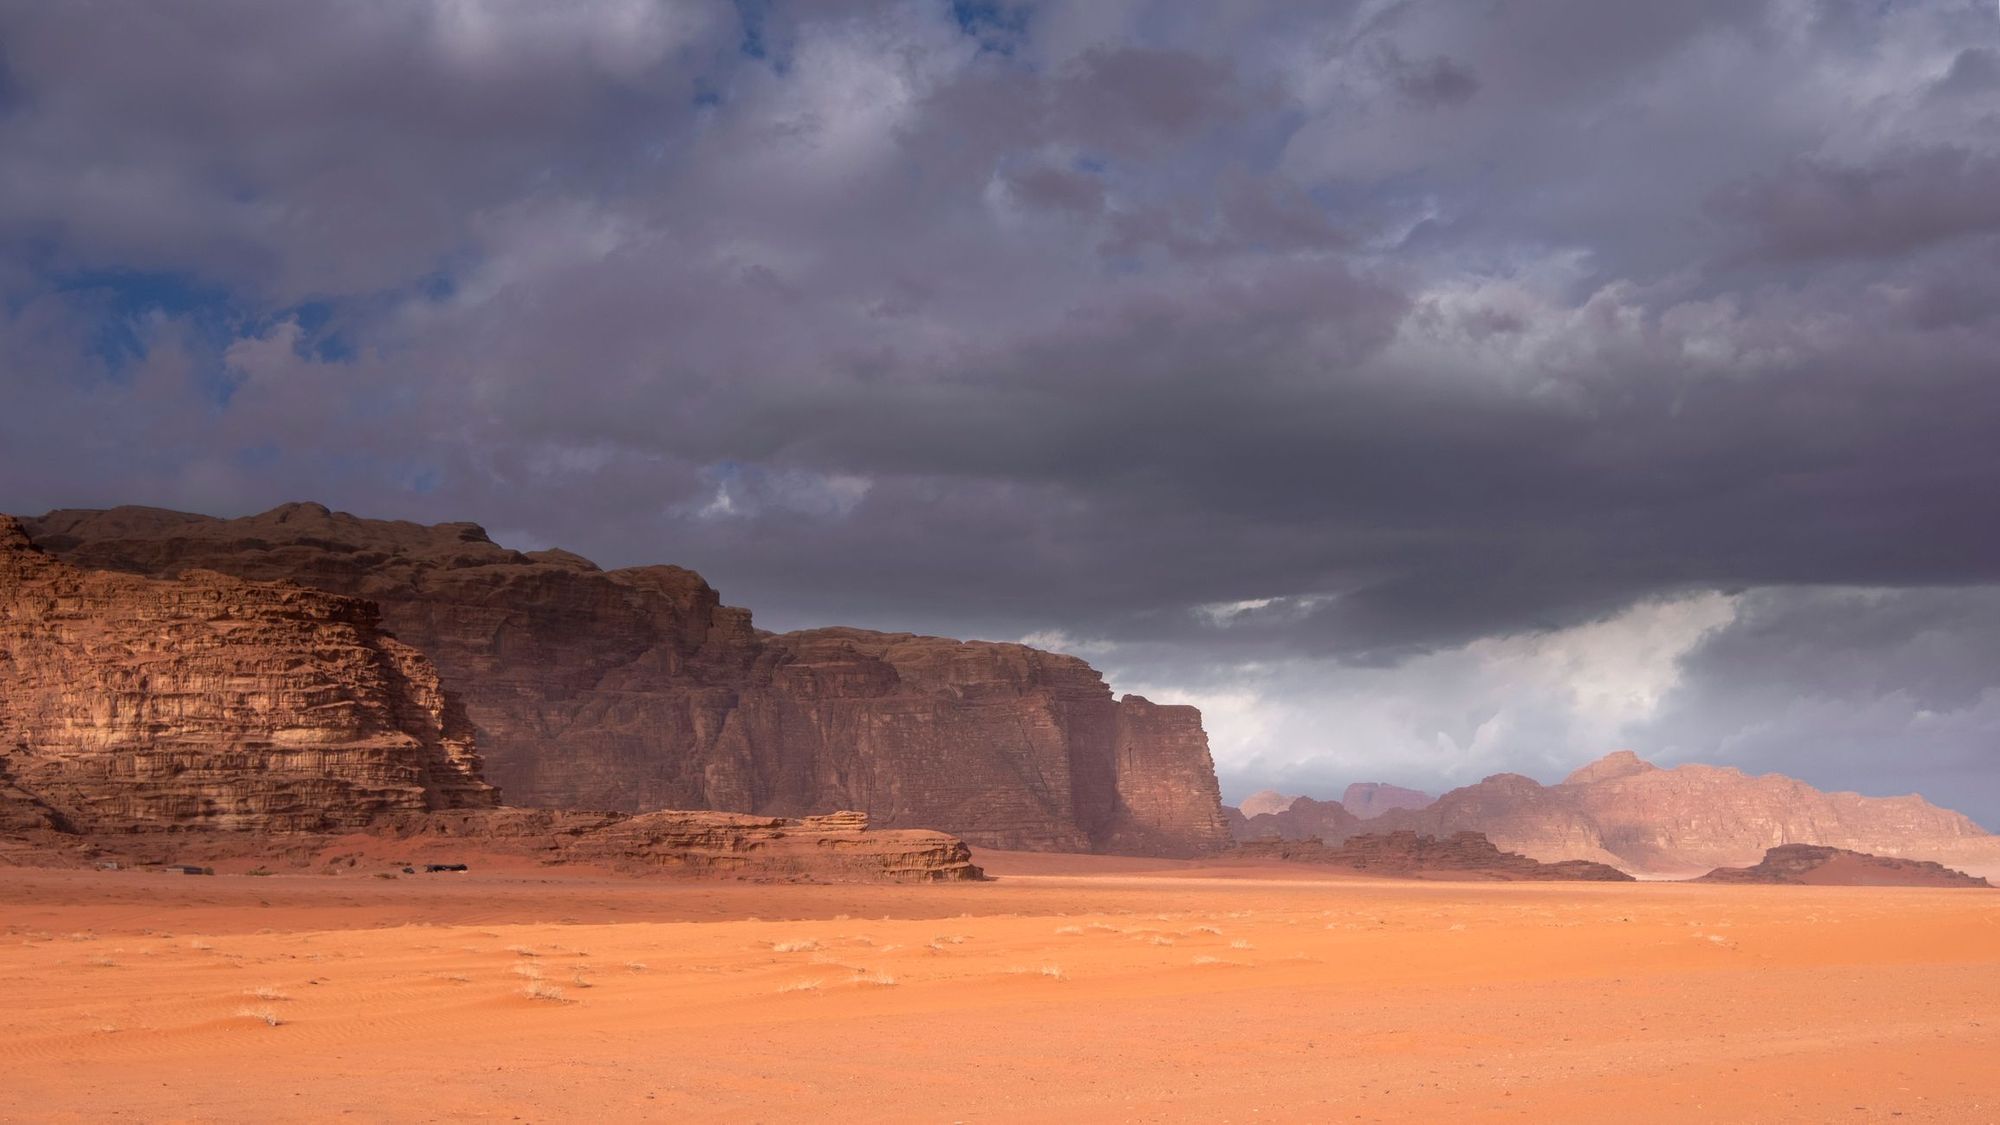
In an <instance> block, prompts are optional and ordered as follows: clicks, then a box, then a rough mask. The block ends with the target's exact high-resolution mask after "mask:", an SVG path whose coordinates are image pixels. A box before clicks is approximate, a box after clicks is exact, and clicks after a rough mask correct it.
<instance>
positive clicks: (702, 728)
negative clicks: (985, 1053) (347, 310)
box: [29, 504, 1228, 855]
mask: <svg viewBox="0 0 2000 1125" xmlns="http://www.w3.org/2000/svg"><path fill="white" fill-rule="evenodd" d="M29 531H30V534H31V535H32V536H33V537H34V538H35V540H36V542H37V543H39V544H41V545H42V546H43V547H45V548H46V549H48V550H50V551H51V552H54V553H56V554H59V555H61V556H63V557H64V558H66V559H69V560H71V561H73V562H75V563H76V564H78V565H82V566H90V567H99V568H107V569H115V570H123V571H129V572H134V573H139V574H147V575H153V576H170V575H177V574H181V573H183V572H186V571H188V570H191V569H197V568H200V569H208V570H214V571H219V572H222V573H227V574H232V575H236V576H238V577H242V578H249V579H258V580H271V579H291V580H295V581H297V582H300V583H302V584H306V585H310V586H313V587H317V588H320V589H324V590H330V591H334V592H337V593H342V594H349V595H355V596H359V597H364V598H367V599H369V600H371V601H373V602H375V603H377V604H379V605H380V606H381V611H382V615H383V619H384V622H385V623H386V625H387V627H388V628H389V630H390V631H391V632H393V633H394V634H395V635H396V636H397V637H398V638H400V639H401V640H403V641H405V642H407V643H409V644H410V645H412V646H414V647H415V648H417V649H419V650H421V651H422V652H423V653H424V654H425V655H427V656H428V657H430V659H431V660H432V661H433V662H434V663H435V664H436V665H437V667H438V668H439V669H440V670H441V671H442V673H443V676H444V679H445V682H446V683H447V684H450V685H451V686H452V687H453V689H454V691H455V692H456V693H458V694H460V695H461V696H462V697H463V699H464V701H465V708H466V712H467V714H468V715H469V716H470V718H471V720H472V722H473V724H474V725H475V727H476V728H477V731H478V737H479V744H480V748H481V752H482V754H483V755H484V757H485V760H486V770H487V775H488V776H489V777H490V778H491V779H492V780H493V781H495V782H496V783H497V784H499V785H500V786H501V788H502V789H503V790H505V791H506V793H507V794H508V798H509V800H510V801H513V802H516V803H520V804H527V805H534V806H542V807H554V808H609V809H621V810H626V811H645V810H652V809H667V808H682V809H688V808H692V809H717V810H729V811H738V812H747V813H754V814H759V815H770V816H802V815H807V814H813V813H825V812H830V811H833V810H836V809H860V810H863V811H865V812H866V813H867V814H868V815H869V816H870V818H871V819H872V820H873V822H874V823H876V824H879V825H883V826H885V827H921V828H934V829H940V830H944V831H947V832H951V833H954V834H956V835H960V836H963V837H964V838H966V839H967V840H970V841H972V842H973V843H976V844H981V845H986V846H993V847H1007V848H1035V849H1065V850H1089V849H1095V850H1100V851H1140V852H1149V853H1154V854H1163V855H1180V854H1193V853H1198V852H1202V851H1207V850H1211V849H1214V848H1218V847H1221V846H1223V845H1225V844H1226V843H1227V842H1228V830H1227V828H1226V826H1225V824H1224V822H1223V819H1222V813H1221V803H1220V798H1219V794H1218V792H1217V787H1216V782H1215V774H1214V769H1213V766H1212V764H1211V763H1210V760H1209V755H1208V746H1207V738H1206V736H1205V735H1204V734H1203V732H1202V729H1201V723H1200V715H1199V713H1197V712H1196V711H1195V710H1194V709H1192V708H1188V707H1168V706H1158V705H1155V704H1152V703H1149V702H1147V701H1145V700H1143V699H1139V698H1137V697H1133V696H1127V697H1125V698H1123V699H1116V698H1114V697H1113V696H1112V694H1111V691H1110V689H1109V688H1108V687H1107V686H1106V685H1105V683H1104V680H1103V678H1102V677H1101V676H1099V675H1098V673H1097V672H1096V671H1095V670H1094V669H1092V668H1091V667H1090V666H1089V665H1088V664H1085V663H1084V662H1083V661H1081V660H1077V659H1075V658H1073V657H1068V656H1062V655H1058V654H1054V653H1048V652H1042V651H1039V650H1036V649H1031V648H1027V647H1024V646H1021V645H1012V644H991V643H983V642H960V641H954V640H949V639H945V638H938V637H919V636H911V635H908V634H884V633H872V632H866V631H862V630H854V629H818V630H810V631H806V632H801V633H792V634H784V635H774V634H770V633H764V632H761V631H758V630H756V629H754V628H752V626H751V622H750V614H749V612H748V611H747V610H743V609H737V608H733V607H730V606H725V605H723V604H721V599H720V596H719V595H718V594H717V593H716V592H715V590H714V589H712V588H711V587H709V585H708V584H707V583H706V582H704V581H703V580H702V578H701V576H700V575H697V574H695V573H694V572H692V571H688V570H683V569H681V568H679V567H671V566H651V567H637V568H632V569H626V570H615V571H604V570H600V569H598V568H597V567H595V566H594V565H592V564H591V563H589V562H588V561H586V560H584V559H582V558H579V557H578V556H575V555H572V554H569V553H567V552H562V551H538V552H531V553H523V552H518V551H512V550H508V549H505V548H502V547H499V546H497V545H495V544H494V543H492V542H491V541H490V540H488V539H487V537H486V535H485V533H484V532H483V531H481V530H480V529H479V528H477V527H475V526H473V525H471V524H444V525H438V526H434V527H426V526H422V525H418V524H410V523H395V522H387V521H376V520H363V519H357V518H355V517H353V516H348V515H345V514H336V513H331V512H328V511H327V510H326V509H325V508H322V507H320V506H318V505H312V504H294V505H287V506H285V507H283V508H279V509H276V510H274V511H271V512H267V513H265V514H263V515H260V516H254V517H250V518H246V519H240V520H218V519H212V518H209V517H204V516H191V515H185V514H182V513H174V512H163V511H159V510H156V509H144V508H120V509H113V510H110V511H104V512H53V513H50V514H49V515H48V516H45V517H43V518H41V519H39V520H34V521H29Z"/></svg>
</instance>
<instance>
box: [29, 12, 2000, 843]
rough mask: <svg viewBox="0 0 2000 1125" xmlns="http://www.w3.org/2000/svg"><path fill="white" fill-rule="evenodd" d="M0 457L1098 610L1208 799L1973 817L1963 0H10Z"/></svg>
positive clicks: (1976, 261)
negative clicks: (1656, 794) (1466, 799)
mask: <svg viewBox="0 0 2000 1125" xmlns="http://www.w3.org/2000/svg"><path fill="white" fill-rule="evenodd" d="M0 154H4V155H0V511H11V512H17V513H23V514H37V513H40V512H42V511H45V510H48V509H51V508H56V507H105V506H110V505H115V504H123V503H134V504H151V505H158V506H164V507H170V508H177V509H184V510H192V511H201V512H208V513H213V514H218V515H240V514H247V513H252V512H256V511H261V510H264V509H267V508H270V507H273V506H275V505H277V504H279V503H283V502H286V501H292V500H306V499H310V500H317V501H320V502H322V503H325V504H328V505H330V506H333V507H335V508H339V509H344V510H348V511H352V512H355V513H357V514H361V515H368V516H378V517H391V518H408V519H419V520H425V521H431V522H436V521H445V520H467V519H469V520H476V521H478V522H480V523H482V524H483V525H485V526H486V527H487V528H488V529H489V530H490V531H491V533H492V534H493V536H494V538H495V539H496V540H498V541H500V542H502V543H505V544H508V545H510V546H518V547H522V548H536V547H543V546H550V545H561V546H564V547H568V548H570V549H573V550H576V551H579V552H581V553H583V554H586V555H588V556H590V557H593V558H595V559H597V560H598V561H600V562H602V563H605V564H607V565H629V564H637V563H646V562H675V563H680V564H682V565H687V566H692V567H695V568H696V569H698V570H700V571H701V572H702V573H703V574H704V575H705V576H706V577H708V579H709V580H710V581H711V582H712V583H713V584H714V585H716V586H717V587H718V588H719V589H720V590H721V591H722V593H723V595H724V597H725V598H726V599H727V600H728V601H729V602H731V603H732V604H738V605H746V606H749V607H751V608H752V609H753V610H754V611H755V612H756V614H757V620H758V622H759V624H761V625H763V626H765V627H767V628H779V629H783V628H796V627H803V626H808V625H817V624H830V623H845V624H856V625H864V626H872V627H877V628H888V629H907V630H913V631H919V632H932V633H942V634H947V635H955V636H968V637H979V638H985V639H992V640H1026V641H1028V642H1029V643H1034V644H1040V645H1044V646H1046V647H1052V648H1058V649H1061V650H1063V651H1068V652H1072V653H1075V654H1077V655H1079V656H1082V657H1084V658H1086V659H1088V660H1090V661H1091V662H1093V663H1094V664H1095V665H1097V666H1098V667H1099V668H1101V669H1103V670H1104V671H1105V673H1106V675H1107V677H1108V678H1109V679H1110V681H1111V683H1112V685H1113V686H1114V687H1115V688H1116V689H1118V690H1119V691H1131V692H1139V693H1143V694H1145V695H1147V696H1149V697H1151V698H1153V699H1155V700H1158V701H1175V702H1191V703H1195V704H1198V705H1199V706H1201V707H1202V708H1203V711H1204V715H1205V719H1206V724H1207V728H1208V730H1209V732H1210V735H1211V739H1212V743H1213V747H1214V751H1215V755H1216V759H1217V766H1218V770H1219V772H1220V774H1221V777H1222V780H1223V784H1224V793H1225V796H1228V797H1241V796H1242V795H1243V794H1245V793H1247V792H1249V791H1251V790H1254V789H1259V788H1263V787H1266V786H1275V787H1277V788H1280V789H1283V790H1284V791H1286V792H1304V793H1312V794H1315V795H1321V796H1331V795H1337V792H1338V790H1339V788H1340V787H1341V786H1344V785H1345V784H1346V783H1347V782H1349V781H1354V780H1388V781H1396V782H1400V783H1403V784H1410V785H1417V786H1421V787H1425V788H1429V789H1432V790H1438V789H1442V788H1446V787H1449V786H1452V785H1458V784H1465V783H1469V782H1471V781H1475V780H1477V779H1478V778H1480V777H1482V776H1485V775H1487V774H1490V773H1495V772H1499V771H1503V770H1511V771H1516V772H1521V773H1526V774H1529V775H1531V776H1535V777H1538V778H1541V779H1543V780H1554V779H1558V778H1560V777H1561V776H1562V775H1563V774H1565V773H1567V772H1568V771H1569V770H1570V769H1572V768H1574V767H1575V766H1577V765H1579V764H1581V763H1582V762H1584V761H1586V760H1589V759H1591V758H1594V757H1596V756H1598V755H1600V754H1602V753H1604V752H1607V751H1609V750H1612V749H1617V748H1630V749H1634V750H1637V751H1639V752H1640V753H1641V754H1643V755H1645V756H1646V757H1648V758H1650V759H1652V760H1654V761H1657V762H1660V763H1662V764H1673V763H1677V762H1684V761H1706V762H1715V763H1721V764H1729V765H1736V766H1740V767H1742V768H1744V769H1746V770H1750V771H1752V772H1766V771H1772V770H1775V771H1780V772H1784V773H1789V774H1792V775H1794V776H1798V777H1802V778H1805V779H1806V780H1808V781H1811V782H1813V783H1814V784H1817V785H1820V786H1822V787H1827V788H1846V789H1856V790H1859V791H1861V792H1864V793H1872V794H1885V795H1886V794H1898V793H1906V792H1911V791H1917V792H1921V793H1923V794H1925V795H1926V796H1929V797H1930V798H1932V799H1933V800H1936V801H1939V802H1940V803H1944V804H1947V805H1950V806H1952V807H1956V808H1959V809H1961V810H1963V811H1965V812H1967V813H1969V814H1970V815H1972V816H1974V817H1975V818H1976V819H1979V820H1981V821H1982V822H1983V823H1984V824H1986V825H1987V826H1989V827H1992V828H2000V440H1996V434H2000V8H1996V5H1995V3H1993V0H1976V2H1975V0H1923V2H1916V0H1678V2H1676V3H1671V4H1662V3H1657V2H1653V0H1351V2H1350V0H1329V2H1327V3H1322V4H1312V5H1302V4H1296V3H1291V2H1279V0H1268V2H1267V0H1237V2H1233V3H1230V4H1214V3H1207V2H1200V0H1171V2H1170V0H1079V2H1075V3H1055V2H1050V3H1011V2H979V3H974V2H967V0H960V2H956V3H953V2H947V0H912V2H907V3H876V2H862V0H817V2H813V3H804V2H786V0H735V2H734V3H730V2H726V0H674V2H671V3H659V2H653V0H570V2H567V3H563V4H548V3H543V2H541V0H485V2H482V0H354V2H349V3H341V4H314V5H289V4H285V5H279V4H269V3H264V2H261V0H198V2H197V0H151V2H148V3H143V4H141V3H115V2H90V0H73V2H68V3H46V2H43V0H0Z"/></svg>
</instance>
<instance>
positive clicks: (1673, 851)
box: [1374, 751, 2000, 876]
mask: <svg viewBox="0 0 2000 1125" xmlns="http://www.w3.org/2000/svg"><path fill="white" fill-rule="evenodd" d="M1374 823H1375V824H1378V825H1382V826H1384V827H1391V828H1410V829H1413V830H1416V831H1420V832H1433V833H1443V832H1454V831H1461V830H1470V831H1478V832H1485V833H1486V834H1487V835H1489V836H1491V837H1492V838H1493V841H1494V842H1495V843H1496V844H1498V845H1500V846H1501V847H1503V848H1509V849H1512V850H1514V851H1518V852H1522V853H1524V854H1527V855H1530V856H1533V857H1535V858H1537V859H1543V860H1560V859H1588V860H1595V861H1598V862H1604V863H1612V864H1615V865H1617V866H1619V867H1622V868H1624V869H1625V870H1628V871H1636V872H1642V873H1647V874H1656V875H1676V876H1682V875H1695V874H1700V873H1702V872H1704V871H1707V870H1709V869H1711V868H1716V867H1742V866H1748V865H1751V864H1754V863H1756V862H1758V861H1759V859H1760V858H1761V857H1762V856H1763V855H1764V852H1765V850H1766V849H1768V848H1773V847H1777V846H1779V845H1783V844H1820V845H1827V846H1831V847H1837V848H1847V849H1851V850H1854V851H1862V852H1871V853H1874V854H1878V855H1889V856H1903V857H1909V858H1915V859H1935V860H1940V861H1947V862H1949V861H1954V860H1957V861H1961V862H1963V861H1965V860H1966V859H1967V858H1968V857H1972V858H1975V859H1976V857H1979V856H1981V855H1987V854H1991V855H1996V856H2000V838H1996V837H1993V836H1991V835H1989V834H1987V833H1986V832H1985V831H1984V830H1983V829H1981V828H1980V827H1979V826H1978V825H1976V824H1974V823H1973V822H1972V821H1970V820H1968V819H1967V818H1965V817H1964V816H1961V815H1960V814H1958V813H1955V812H1951V811H1949V810H1946V809H1940V808H1938V807H1937V806H1935V805H1932V804H1930V803H1928V802H1926V801H1924V800H1923V799H1922V798H1919V797H1886V798H1883V797H1863V796H1860V795H1859V794H1855V793H1824V792H1821V791H1820V790H1818V789H1815V788H1813V787H1812V786H1810V785H1807V784H1806V783H1804V782H1802V781H1798V780H1796V779H1794V778H1789V777H1784V776H1782V775H1779V774H1766V775H1763V776H1759V777H1753V776H1750V775H1747V774H1745V773H1743V772H1742V771H1740V770H1735V769H1729V768H1725V767H1720V766H1704V765H1684V766H1677V767H1675V768H1673V769H1660V768H1658V767H1656V766H1654V765H1652V764H1651V763H1649V762H1645V761H1643V760H1641V759H1640V758H1639V757H1638V755H1636V754H1633V753H1631V752H1630V751H1621V752H1619V753H1617V754H1613V755H1610V756H1608V757H1606V758H1604V759H1601V760H1600V761H1597V762H1594V763H1592V764H1590V765H1588V766H1585V767H1584V768H1583V769H1580V770H1578V771H1577V772H1576V773H1574V774H1571V775H1570V777H1569V778H1568V779H1566V780H1565V781H1564V782H1563V783H1562V784H1560V785H1553V786H1543V785H1540V784H1538V783H1537V782H1535V781H1534V780H1532V779H1530V778H1526V777H1522V776H1520V775H1518V774H1499V775H1496V776H1494V777H1489V778H1487V779H1486V780H1485V781H1482V782H1480V783H1479V784H1477V785H1470V786H1466V787H1465V788H1462V789H1455V790H1453V791H1451V792H1450V793H1447V794H1445V795H1444V796H1443V797H1440V798H1438V800H1437V802H1436V803H1435V804H1433V805H1431V806H1430V807H1428V808H1425V809H1421V810H1417V811H1398V812H1391V813H1387V814H1384V815H1383V816H1382V817H1381V818H1380V819H1379V820H1377V821H1375V822H1374Z"/></svg>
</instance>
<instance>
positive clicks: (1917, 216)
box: [1714, 147, 2000, 260]
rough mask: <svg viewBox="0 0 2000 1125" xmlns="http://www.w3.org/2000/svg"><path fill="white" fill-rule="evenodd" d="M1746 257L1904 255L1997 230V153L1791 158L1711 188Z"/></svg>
mask: <svg viewBox="0 0 2000 1125" xmlns="http://www.w3.org/2000/svg"><path fill="white" fill-rule="evenodd" d="M1714 207H1715V210H1716V212H1717V213H1718V214H1719V215H1721V216H1722V217H1724V218H1725V219H1727V220H1730V221H1734V222H1740V223H1742V224H1743V225H1744V226H1745V227H1747V228H1748V231H1749V235H1750V240H1751V243H1752V250H1751V252H1752V253H1761V254H1768V255H1771V256H1773V257H1777V258H1781V259H1789V260H1810V259H1815V258H1829V257H1838V256H1842V255H1850V254H1859V255H1870V256H1886V255H1896V254H1904V253H1908V252H1910V251H1913V250H1918V249H1921V248H1923V247H1926V246H1930V245H1933V244H1935V243H1938V242H1943V241H1945V240H1947V239H1953V238H1962V237H1970V236H1977V235H1982V234H1989V233H1992V232H1993V231H1995V230H1996V229H2000V158H1995V157H1992V156H1978V155H1975V154H1973V153H1970V152H1967V151H1966V150H1964V149H1961V148H1949V147H1940V148H1932V149H1924V150H1918V151H1905V152H1896V153H1892V154H1891V155H1890V156H1889V157H1888V158H1887V159H1886V160H1884V161H1883V162H1882V163H1881V164H1880V165H1878V166H1875V167H1868V168H1855V167H1847V166H1840V165H1829V164H1826V163H1824V162H1822V161H1818V160H1811V159H1805V160H1799V161H1795V162H1793V163H1792V164H1790V165H1788V166H1787V167H1785V168H1784V169H1782V170H1781V171H1779V172H1777V173H1775V174H1774V175H1771V176H1769V177H1767V178H1764V179H1760V180H1757V181H1755V182H1753V183H1748V184H1743V185H1738V186H1735V187H1732V188H1730V189H1727V190H1725V191H1724V192H1722V193H1720V194H1719V195H1718V196H1717V197H1716V200H1715V204H1714Z"/></svg>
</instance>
